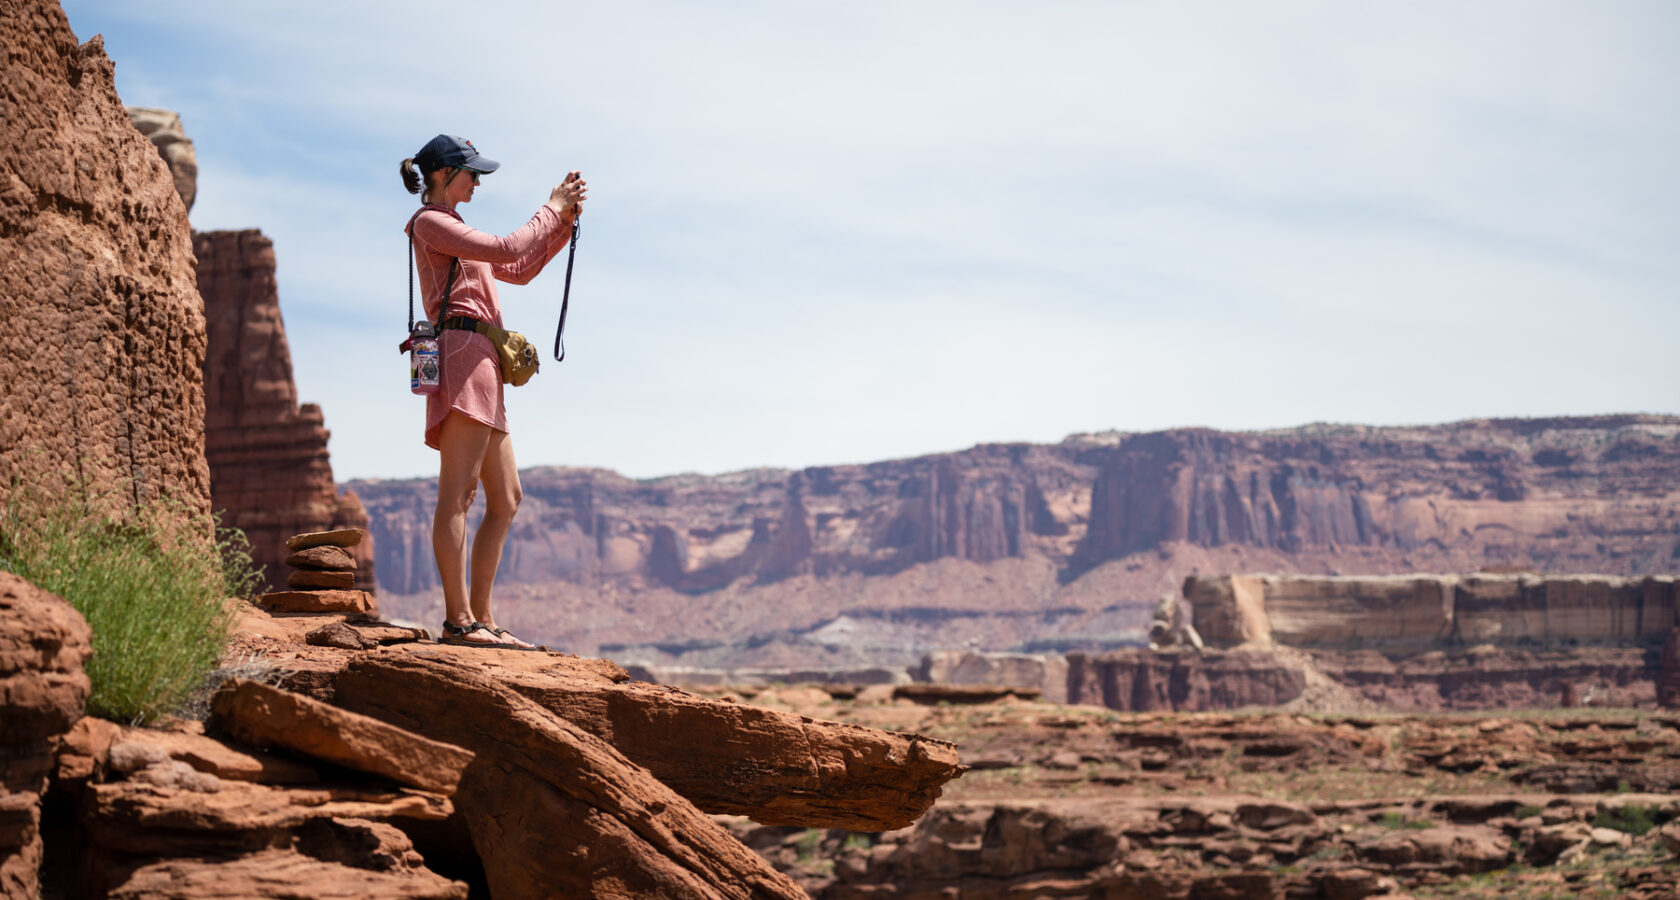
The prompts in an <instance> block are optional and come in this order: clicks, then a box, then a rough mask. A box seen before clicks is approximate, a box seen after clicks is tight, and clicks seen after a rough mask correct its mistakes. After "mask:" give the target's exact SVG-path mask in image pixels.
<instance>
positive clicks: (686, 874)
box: [336, 651, 804, 898]
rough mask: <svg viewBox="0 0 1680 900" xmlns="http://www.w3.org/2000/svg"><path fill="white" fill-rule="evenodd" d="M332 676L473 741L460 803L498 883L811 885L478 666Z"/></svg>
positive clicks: (497, 892)
mask: <svg viewBox="0 0 1680 900" xmlns="http://www.w3.org/2000/svg"><path fill="white" fill-rule="evenodd" d="M481 652H483V651H481ZM393 679H395V680H393ZM392 684H400V685H402V686H403V687H404V688H405V690H398V691H392V690H389V689H388V688H389V686H391V685H392ZM336 687H337V691H336V693H337V694H338V695H341V696H342V699H343V700H344V701H345V702H347V703H349V704H351V705H354V706H359V707H362V708H364V709H368V710H369V711H377V712H378V713H379V714H380V715H381V716H382V717H384V718H387V719H390V720H393V721H397V722H399V723H400V724H402V725H404V726H407V727H411V728H414V729H415V730H418V731H421V732H423V733H427V734H430V735H432V736H434V737H437V738H438V739H440V740H446V741H449V742H451V743H456V744H459V745H460V746H463V747H466V748H467V749H469V750H471V751H473V752H474V753H475V754H476V757H475V759H474V761H473V762H472V763H471V764H469V765H468V766H467V767H466V769H465V771H464V772H463V773H462V776H461V785H460V791H459V793H458V794H457V795H456V802H457V804H458V806H459V808H460V810H461V813H462V815H463V816H464V817H465V819H466V823H467V827H468V830H469V832H470V833H471V835H472V840H473V845H474V846H475V847H476V848H477V850H478V855H479V858H480V859H481V860H482V861H483V864H484V871H485V875H486V877H487V879H488V881H489V887H490V892H491V893H492V894H493V895H494V896H497V897H515V898H517V897H550V896H554V895H555V894H560V895H563V896H578V897H583V896H592V897H706V898H749V897H752V898H761V897H762V898H769V897H788V898H792V897H802V896H804V894H803V892H802V891H800V890H799V888H798V887H797V886H796V885H794V884H793V882H792V881H790V880H789V879H787V878H786V877H785V876H783V875H781V874H779V873H777V872H776V871H775V870H774V869H772V868H770V867H769V865H768V864H766V863H765V862H764V861H763V860H762V859H761V858H759V857H758V856H756V855H755V854H753V853H751V852H750V851H748V850H747V849H746V848H745V847H742V846H741V845H740V844H739V843H738V842H736V841H735V840H733V839H732V838H731V837H730V836H729V834H728V832H726V831H724V830H723V829H722V828H721V827H720V826H719V825H717V824H716V823H715V822H713V821H712V820H711V819H709V818H707V817H706V816H704V815H702V814H701V813H700V812H699V811H698V810H696V809H695V808H694V807H693V806H692V805H690V803H689V802H688V801H687V800H685V799H684V798H683V797H681V796H679V795H678V794H677V793H676V792H675V791H673V790H672V789H671V788H670V787H667V786H666V785H665V784H663V783H661V782H660V780H659V779H657V778H655V777H654V776H653V775H652V774H650V773H649V772H648V771H647V770H646V769H644V768H642V767H641V766H638V765H636V764H635V763H633V762H631V761H630V760H629V759H627V758H626V757H625V756H624V755H623V754H621V753H620V752H619V751H618V750H616V749H615V748H614V747H613V746H612V745H609V744H608V743H606V742H605V741H603V740H601V738H599V737H597V736H595V735H593V734H590V733H589V732H587V731H584V730H582V729H580V728H579V727H578V726H576V725H574V724H573V723H572V722H570V721H568V720H567V719H565V718H561V717H560V716H557V715H555V714H553V713H551V712H549V711H548V710H546V709H544V708H543V707H542V706H539V705H538V704H537V703H536V702H534V701H533V700H530V699H527V698H526V697H523V696H520V694H519V693H517V692H515V691H514V690H512V689H510V688H508V687H504V686H502V685H500V684H498V683H496V682H495V681H492V680H490V679H489V678H487V677H485V676H484V675H483V674H480V673H479V672H477V671H474V670H473V669H472V668H469V667H466V666H458V665H448V664H444V663H439V662H424V661H419V660H414V661H409V662H405V663H398V662H394V661H393V662H383V661H374V660H359V661H357V662H355V663H352V664H351V666H350V668H349V669H348V670H347V671H346V673H345V675H344V676H342V677H341V678H340V679H339V680H338V682H337V685H336ZM440 711H442V712H443V714H440ZM613 738H614V740H615V741H616V742H617V743H618V744H619V745H620V746H624V747H626V748H632V747H635V748H640V746H641V745H640V742H638V741H637V740H636V739H635V737H634V736H631V735H613ZM699 746H705V744H703V743H695V744H691V747H699Z"/></svg>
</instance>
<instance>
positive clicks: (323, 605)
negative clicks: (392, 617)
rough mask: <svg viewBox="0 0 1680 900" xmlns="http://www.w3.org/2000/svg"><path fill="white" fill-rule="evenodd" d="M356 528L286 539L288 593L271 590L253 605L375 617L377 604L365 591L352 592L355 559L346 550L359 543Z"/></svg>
mask: <svg viewBox="0 0 1680 900" xmlns="http://www.w3.org/2000/svg"><path fill="white" fill-rule="evenodd" d="M364 536H365V535H364V533H363V532H362V531H361V530H360V529H357V528H344V529H340V530H338V531H314V532H310V533H308V534H299V535H294V536H292V537H291V538H288V539H287V540H286V549H287V550H290V551H291V553H292V555H291V556H288V557H286V565H288V566H291V567H292V571H291V573H290V574H288V575H287V576H286V587H287V588H289V589H290V590H284V591H273V592H271V593H267V594H263V595H262V596H261V597H258V598H257V605H258V606H261V607H262V608H263V609H264V610H267V611H268V612H270V613H315V614H319V613H335V612H340V613H359V614H361V615H363V616H368V617H376V616H378V614H379V601H378V600H376V599H375V598H374V596H373V595H372V594H370V593H368V592H367V591H359V590H356V589H355V588H356V558H355V557H354V556H352V555H351V554H350V548H352V547H354V546H356V545H357V544H359V543H361V542H362V538H363V537H364Z"/></svg>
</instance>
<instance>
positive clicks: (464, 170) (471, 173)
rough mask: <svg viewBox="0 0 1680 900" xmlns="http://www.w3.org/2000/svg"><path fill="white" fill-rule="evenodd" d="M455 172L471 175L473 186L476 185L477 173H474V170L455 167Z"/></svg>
mask: <svg viewBox="0 0 1680 900" xmlns="http://www.w3.org/2000/svg"><path fill="white" fill-rule="evenodd" d="M455 171H457V172H465V173H467V174H468V175H471V176H472V180H473V184H478V172H476V171H474V170H472V169H469V168H467V167H466V166H456V167H455Z"/></svg>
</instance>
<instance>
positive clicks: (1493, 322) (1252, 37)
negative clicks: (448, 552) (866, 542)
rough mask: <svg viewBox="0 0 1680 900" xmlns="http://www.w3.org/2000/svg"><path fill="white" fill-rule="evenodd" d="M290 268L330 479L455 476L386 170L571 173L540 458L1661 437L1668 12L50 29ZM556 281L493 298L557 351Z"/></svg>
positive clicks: (1677, 28)
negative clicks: (456, 159) (1148, 439)
mask: <svg viewBox="0 0 1680 900" xmlns="http://www.w3.org/2000/svg"><path fill="white" fill-rule="evenodd" d="M65 11H66V13H67V14H68V16H69V19H70V23H71V26H72V28H73V29H74V30H75V32H76V35H77V37H78V38H80V39H82V40H86V39H88V38H90V37H92V36H93V35H95V34H103V35H104V38H105V48H106V52H107V53H108V54H109V55H110V56H111V58H112V59H113V60H114V61H115V63H116V75H117V88H118V91H119V93H120V94H121V96H122V98H123V101H124V102H125V103H127V104H130V105H137V106H157V107H163V108H167V109H173V110H176V111H178V112H179V113H180V114H181V119H182V122H183V125H184V127H185V129H186V132H187V134H188V135H189V136H190V137H191V138H192V139H193V141H194V144H195V148H196V151H197V156H198V166H199V179H198V199H197V203H196V206H195V207H194V208H193V210H192V212H191V216H190V218H191V221H192V224H193V227H194V228H196V229H199V230H214V229H228V228H252V227H255V228H261V229H262V230H263V232H264V233H265V234H266V235H267V236H268V237H270V238H271V239H272V240H273V241H274V245H275V253H276V257H277V259H278V266H279V271H278V282H279V289H280V300H281V310H282V314H283V316H284V319H285V326H286V331H287V336H288V338H289V341H290V345H291V351H292V362H293V367H294V372H295V376H296V381H297V385H298V395H299V398H300V399H301V400H302V401H304V402H314V403H319V404H320V405H321V406H322V408H323V410H324V413H325V416H326V421H327V426H328V428H329V429H330V430H331V432H332V439H331V442H330V445H329V449H330V451H331V454H332V462H333V468H334V473H335V476H336V477H337V478H338V479H339V480H341V481H342V480H348V479H351V478H403V477H414V476H426V475H435V474H436V469H437V457H436V454H435V452H434V451H431V450H429V449H427V448H426V447H425V446H424V444H423V443H422V440H421V433H422V430H423V419H424V401H423V400H422V399H421V398H419V397H415V396H413V395H412V394H410V393H409V391H408V384H407V379H408V373H407V363H406V360H405V359H404V358H403V357H402V356H400V355H399V354H398V353H397V352H396V350H395V345H396V343H397V342H398V341H400V340H401V339H402V337H403V336H404V335H405V333H406V324H407V323H406V319H407V282H406V278H407V269H406V253H407V244H406V241H405V238H404V236H403V234H402V230H401V229H402V226H403V224H404V223H405V222H406V221H407V219H408V216H409V215H410V214H411V213H412V212H413V210H414V208H415V206H416V204H417V200H416V198H414V197H413V196H411V195H409V194H408V193H407V192H406V191H404V190H403V189H402V186H401V181H400V178H399V176H398V173H397V167H398V163H399V162H400V161H401V160H402V159H403V158H404V157H408V156H412V155H413V154H414V153H415V152H416V151H417V150H419V148H420V147H421V146H422V145H423V144H424V143H425V142H426V141H427V140H428V139H429V138H431V137H432V136H433V135H435V134H437V133H439V132H444V133H449V134H457V135H462V136H464V137H467V138H469V139H470V140H472V141H473V143H474V144H475V145H476V146H477V147H478V148H479V149H480V151H481V152H483V153H484V154H485V155H486V156H488V157H490V158H493V159H496V160H499V161H500V162H501V163H502V168H501V169H500V170H499V171H497V172H496V173H494V174H492V175H489V176H486V177H485V178H484V179H483V184H482V185H481V186H480V187H479V189H478V191H477V195H476V197H475V199H474V200H473V201H472V202H471V203H470V204H467V205H464V206H463V207H461V212H462V214H463V215H464V216H465V218H466V221H467V222H468V223H469V224H471V225H473V226H474V227H476V228H480V229H483V230H485V231H490V232H494V233H497V234H507V233H509V232H511V231H513V230H515V229H516V228H518V227H519V226H520V225H522V224H524V222H525V221H526V220H528V219H529V218H530V216H531V215H532V214H533V213H534V212H535V211H536V209H537V208H538V207H539V206H540V205H541V204H542V203H543V202H544V201H545V200H546V199H547V196H548V192H549V189H550V188H551V187H552V186H553V185H554V184H555V183H557V182H558V181H559V180H560V179H561V178H562V177H563V176H564V175H565V173H566V172H567V171H568V170H571V169H579V170H582V172H583V173H584V175H585V177H586V178H587V179H588V180H589V184H590V200H589V202H588V204H587V205H586V207H585V211H584V215H583V219H582V226H583V227H582V233H581V235H580V239H579V242H578V246H577V261H576V269H575V273H574V276H573V282H572V304H571V311H570V314H569V316H568V321H567V350H568V355H567V358H566V361H565V362H563V363H559V364H556V363H554V362H553V361H552V359H548V358H546V357H545V362H544V365H543V368H542V371H541V372H540V373H539V374H538V375H537V376H536V377H535V378H534V379H533V380H532V381H531V382H530V383H529V384H527V385H525V386H523V387H520V388H512V387H509V388H508V389H507V394H506V396H507V405H508V416H509V420H510V427H511V433H512V436H513V442H514V447H515V453H516V457H517V459H518V461H519V465H520V466H521V467H530V466H538V465H563V466H596V467H603V468H609V469H614V470H617V471H619V472H622V473H624V474H626V475H630V476H633V477H638V478H645V477H653V476H659V475H666V474H673V473H679V472H704V473H719V472H727V471H736V470H741V469H748V468H753V467H758V466H775V467H789V468H797V467H803V466H811V465H825V464H840V463H856V462H869V461H874V460H881V459H891V458H901V457H907V456H914V455H919V454H924V453H934V452H941V451H947V450H956V449H961V448H965V447H969V446H972V445H974V444H978V443H991V442H1003V441H1033V442H1054V441H1058V440H1061V439H1062V438H1063V437H1065V436H1067V435H1068V434H1071V433H1078V432H1090V431H1104V430H1111V429H1114V430H1121V431H1151V430H1157V429H1162V428H1170V427H1178V426H1190V425H1196V426H1206V427H1211V428H1219V429H1227V430H1246V429H1263V428H1275V427H1287V426H1292V425H1299V424H1305V423H1310V422H1346V423H1366V424H1419V423H1434V422H1447V421H1455V420H1460V419H1466V418H1481V417H1493V416H1542V415H1566V414H1591V413H1605V412H1657V413H1676V412H1680V374H1677V371H1676V368H1677V367H1676V360H1677V358H1680V356H1677V353H1676V338H1675V336H1676V335H1677V334H1680V165H1677V163H1676V160H1680V115H1676V111H1677V110H1680V54H1676V53H1675V52H1674V47H1675V46H1677V45H1680V5H1677V4H1674V3H1671V2H1666V0H1653V2H1604V3H1591V4H1589V3H1580V2H1545V0H1514V2H1495V0H1479V2H1476V3H1468V4H1467V3H1463V2H1457V0H1454V2H1416V3H1413V2H1408V3H1383V2H1369V3H1346V2H1340V0H1336V2H1268V3H1263V4H1261V3H1248V2H1235V0H1232V2H1225V3H1198V2H1182V3H1164V2H1163V3H1156V2H1104V3H1080V2H1050V3H1033V4H1027V3H992V2H972V0H968V2H903V0H895V2H867V0H865V2H857V0H853V2H846V3H831V2H735V0H720V2H713V3H704V4H697V3H659V2H601V3H570V2H553V0H542V2H506V3H495V2H480V3H474V4H459V3H439V2H432V0H414V2H407V3H402V4H394V3H373V2H368V3H345V2H342V0H339V2H333V3H326V2H317V0H297V2H292V0H288V2H286V3H273V4H255V3H244V2H231V3H220V4H207V3H202V2H197V0H193V2H186V0H147V2H140V3H136V2H132V0H69V2H66V3H65ZM563 279H564V257H562V258H560V259H558V260H557V261H556V262H554V263H551V264H550V267H549V269H548V270H547V271H545V272H544V273H543V275H541V276H539V277H538V278H537V279H536V280H535V281H533V282H532V283H531V284H530V285H528V286H513V285H503V286H501V292H500V295H501V302H502V308H503V315H504V319H505V321H506V324H507V325H508V326H509V327H511V328H514V329H516V330H520V331H523V332H525V333H526V334H528V335H529V336H530V337H531V338H532V340H533V341H534V342H535V343H536V344H537V345H538V346H539V347H542V348H544V349H545V350H546V349H547V348H548V347H549V346H550V345H551V344H552V341H553V334H554V326H555V322H556V319H557V316H558V313H559V308H560V296H561V288H562V282H563Z"/></svg>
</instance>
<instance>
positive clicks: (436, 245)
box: [414, 205, 561, 281]
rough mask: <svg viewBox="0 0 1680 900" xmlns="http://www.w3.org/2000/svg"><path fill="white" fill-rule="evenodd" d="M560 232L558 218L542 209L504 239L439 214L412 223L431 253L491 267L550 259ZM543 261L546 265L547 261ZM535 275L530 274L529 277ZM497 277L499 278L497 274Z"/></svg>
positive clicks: (428, 214) (434, 212)
mask: <svg viewBox="0 0 1680 900" xmlns="http://www.w3.org/2000/svg"><path fill="white" fill-rule="evenodd" d="M560 231H561V222H560V214H559V213H557V212H555V211H554V210H553V209H550V208H549V207H548V206H546V205H545V206H543V207H541V208H539V209H538V210H537V214H536V215H534V216H532V217H531V221H529V222H526V223H525V224H524V225H522V226H520V228H519V230H518V231H515V232H514V233H512V234H510V235H508V236H507V237H497V236H495V235H493V234H490V233H488V232H484V231H479V230H478V229H476V228H473V227H472V226H470V225H468V224H466V223H465V222H462V221H460V220H459V219H456V218H455V217H453V216H450V215H448V214H447V213H444V212H442V211H441V210H428V211H425V212H422V213H420V215H419V217H418V218H416V219H415V220H414V237H415V238H416V239H417V240H419V241H421V242H423V243H424V244H425V245H426V246H427V247H428V248H430V249H431V250H432V251H433V252H435V253H441V254H444V255H446V256H458V257H460V258H461V259H476V260H482V261H484V262H487V263H490V264H492V265H493V266H510V265H516V264H518V263H519V262H520V261H521V260H522V259H525V258H526V257H535V256H539V255H541V254H543V253H545V252H547V253H548V255H549V256H550V257H552V256H553V255H554V251H551V250H550V249H549V246H550V245H551V244H553V243H554V242H555V241H554V237H555V236H556V235H557V234H558V233H559V232H560ZM543 261H544V262H547V259H544V260H543ZM538 268H539V269H540V268H541V266H540V265H539V266H538ZM535 274H536V273H535V272H532V273H531V276H534V275H535ZM497 277H498V278H499V277H501V276H500V274H498V275H497ZM529 279H530V276H527V278H526V280H529ZM503 280H504V281H505V280H507V279H503Z"/></svg>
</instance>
